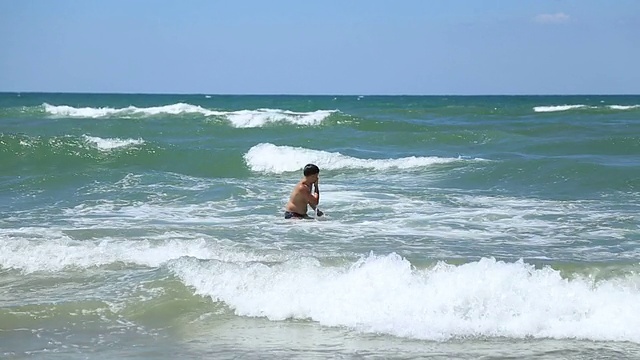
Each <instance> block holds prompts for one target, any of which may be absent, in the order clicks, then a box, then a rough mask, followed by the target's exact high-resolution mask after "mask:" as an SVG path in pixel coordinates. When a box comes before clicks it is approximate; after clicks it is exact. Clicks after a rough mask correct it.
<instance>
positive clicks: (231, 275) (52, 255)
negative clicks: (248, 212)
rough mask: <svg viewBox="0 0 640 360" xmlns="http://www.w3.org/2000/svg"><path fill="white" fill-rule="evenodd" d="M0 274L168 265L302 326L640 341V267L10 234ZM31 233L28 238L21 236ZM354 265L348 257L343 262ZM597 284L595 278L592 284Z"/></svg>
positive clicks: (237, 309) (179, 239) (183, 276)
mask: <svg viewBox="0 0 640 360" xmlns="http://www.w3.org/2000/svg"><path fill="white" fill-rule="evenodd" d="M2 235H3V236H2V237H1V238H0V268H3V269H15V270H19V271H21V272H22V273H32V272H60V271H77V270H78V268H80V269H91V268H94V267H98V266H109V265H113V264H119V266H121V265H122V264H123V263H125V264H134V265H137V266H146V267H153V268H158V267H162V268H166V269H168V270H169V271H171V272H172V273H173V274H174V275H175V276H176V277H177V278H178V279H179V281H180V282H181V283H182V284H184V285H185V286H187V287H189V288H190V289H192V292H193V293H194V294H196V295H199V296H203V297H206V298H210V299H212V300H213V301H215V302H219V303H221V304H225V305H226V306H227V307H228V308H229V309H231V311H233V312H234V313H235V314H236V315H238V316H247V317H265V318H267V319H269V320H272V321H281V320H285V319H305V320H312V321H315V322H318V323H319V324H321V325H324V326H340V327H347V328H352V329H355V330H357V331H361V332H365V333H384V334H390V335H394V336H398V337H406V338H414V339H428V340H436V341H444V340H449V339H454V338H465V337H474V338H475V337H477V338H482V337H507V338H531V337H533V338H556V339H588V340H594V341H631V342H635V343H640V290H639V289H638V287H637V284H638V281H640V278H639V277H638V275H637V274H638V272H637V265H635V266H632V267H630V268H627V269H626V270H624V271H620V272H616V273H615V274H613V276H611V277H603V278H598V277H597V276H592V275H597V274H599V273H600V271H601V270H602V268H598V267H597V266H596V267H592V268H590V269H589V270H588V271H584V270H586V269H576V270H578V271H576V272H569V273H567V272H562V271H560V270H557V269H554V268H552V267H549V266H546V267H539V268H536V267H535V266H534V265H532V264H528V263H526V262H524V261H522V260H520V261H516V262H503V261H497V260H495V259H493V258H482V259H480V260H478V261H473V262H468V263H466V264H461V265H452V264H447V263H445V262H438V263H436V264H435V265H431V266H427V267H417V266H415V265H414V264H412V263H411V262H410V261H409V260H407V259H406V258H403V257H401V256H399V255H397V254H395V253H391V254H386V255H375V254H368V255H363V256H362V257H361V258H360V259H357V260H351V261H347V262H344V261H339V262H331V261H329V262H327V261H326V259H325V260H321V259H319V258H316V257H314V256H304V255H300V254H293V253H292V252H286V251H278V252H273V253H271V254H270V255H269V254H257V253H256V254H254V253H251V252H243V251H242V250H239V249H238V247H237V246H234V245H233V244H227V245H226V246H225V245H224V244H222V243H220V242H219V241H215V240H212V239H203V238H194V237H192V236H189V237H185V234H183V233H175V232H167V233H164V234H158V235H156V236H152V237H150V238H148V239H146V240H141V241H130V240H122V239H120V240H118V239H112V238H104V240H103V241H100V242H91V241H86V240H84V241H81V240H74V239H73V238H71V237H70V236H69V235H67V234H66V231H53V232H52V231H51V229H47V228H42V229H39V228H30V229H14V230H3V234H2ZM25 235H27V236H28V237H29V238H30V240H27V239H25V238H22V239H21V237H23V236H25ZM345 260H346V259H345ZM596 278H598V280H595V279H596Z"/></svg>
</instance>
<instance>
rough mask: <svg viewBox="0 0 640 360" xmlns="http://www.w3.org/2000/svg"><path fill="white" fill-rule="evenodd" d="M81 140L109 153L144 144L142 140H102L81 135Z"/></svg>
mask: <svg viewBox="0 0 640 360" xmlns="http://www.w3.org/2000/svg"><path fill="white" fill-rule="evenodd" d="M83 138H84V140H85V142H87V144H90V145H91V146H93V147H95V148H97V149H98V150H100V151H111V150H113V149H118V148H124V147H130V146H135V145H142V144H144V140H142V139H118V138H115V139H103V138H100V137H95V136H87V135H83Z"/></svg>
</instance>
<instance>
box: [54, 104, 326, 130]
mask: <svg viewBox="0 0 640 360" xmlns="http://www.w3.org/2000/svg"><path fill="white" fill-rule="evenodd" d="M42 106H43V108H44V111H45V112H46V113H47V114H50V115H52V116H56V117H71V118H89V119H96V118H111V117H117V118H140V117H152V116H158V115H189V114H199V115H202V116H205V117H221V118H224V119H225V120H227V121H228V122H229V123H230V124H231V125H232V126H233V127H237V128H252V127H262V126H265V125H267V124H270V123H282V122H285V123H291V124H294V125H309V126H314V125H319V124H320V123H322V122H323V121H324V120H325V119H326V118H328V117H329V116H330V115H331V114H333V113H335V112H338V111H337V110H316V111H310V112H295V111H289V110H280V109H256V110H239V111H218V110H209V109H205V108H203V107H201V106H198V105H191V104H186V103H176V104H171V105H164V106H154V107H135V106H128V107H125V108H110V107H101V108H94V107H82V108H76V107H72V106H67V105H59V106H56V105H50V104H47V103H44V104H43V105H42Z"/></svg>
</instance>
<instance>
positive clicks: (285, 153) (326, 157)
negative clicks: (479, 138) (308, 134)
mask: <svg viewBox="0 0 640 360" xmlns="http://www.w3.org/2000/svg"><path fill="white" fill-rule="evenodd" d="M244 160H245V162H246V164H247V166H248V167H249V168H250V169H251V170H252V171H257V172H267V173H284V172H289V171H297V170H300V169H302V168H303V167H304V165H306V164H308V163H314V164H316V165H318V167H320V169H326V170H338V169H372V170H387V169H392V168H395V169H411V168H419V167H425V166H430V165H434V164H446V163H451V162H456V161H461V160H462V159H461V158H442V157H416V156H410V157H403V158H398V159H361V158H356V157H351V156H347V155H343V154H341V153H339V152H328V151H322V150H312V149H306V148H301V147H292V146H277V145H274V144H270V143H261V144H258V145H255V146H253V147H252V148H251V149H249V151H248V152H247V153H246V154H245V155H244ZM473 160H483V159H473Z"/></svg>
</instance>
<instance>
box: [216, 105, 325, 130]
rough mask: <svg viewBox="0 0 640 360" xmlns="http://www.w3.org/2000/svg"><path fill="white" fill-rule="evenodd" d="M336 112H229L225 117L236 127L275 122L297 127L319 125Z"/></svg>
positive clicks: (272, 110) (266, 110)
mask: <svg viewBox="0 0 640 360" xmlns="http://www.w3.org/2000/svg"><path fill="white" fill-rule="evenodd" d="M336 111H337V110H317V111H312V112H293V111H288V110H278V109H258V110H241V111H233V112H228V113H225V114H224V116H225V117H226V118H227V119H228V120H229V121H230V122H231V124H232V125H233V126H234V127H237V128H251V127H261V126H264V125H266V124H268V123H275V122H288V123H291V124H295V125H318V124H320V123H322V121H323V120H324V119H326V118H328V117H329V116H330V115H331V114H332V113H334V112H336Z"/></svg>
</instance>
